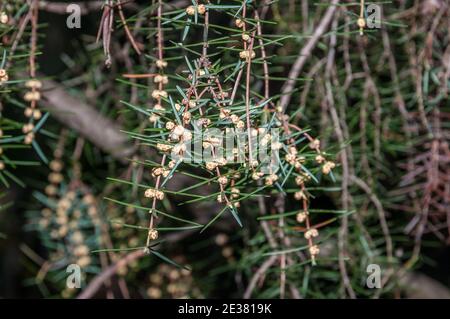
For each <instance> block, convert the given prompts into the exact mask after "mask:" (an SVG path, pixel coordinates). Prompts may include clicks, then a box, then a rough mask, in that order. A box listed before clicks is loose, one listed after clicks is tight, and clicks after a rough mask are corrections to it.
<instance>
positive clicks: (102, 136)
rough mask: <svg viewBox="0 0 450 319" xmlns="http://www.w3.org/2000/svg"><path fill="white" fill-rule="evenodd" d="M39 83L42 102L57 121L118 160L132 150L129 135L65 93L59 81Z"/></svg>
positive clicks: (129, 153)
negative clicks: (41, 85) (41, 86)
mask: <svg viewBox="0 0 450 319" xmlns="http://www.w3.org/2000/svg"><path fill="white" fill-rule="evenodd" d="M42 84H43V92H42V93H43V100H42V102H43V105H44V106H45V108H46V109H47V110H48V111H50V113H51V114H52V115H53V116H54V117H55V118H56V119H57V120H58V121H60V122H62V123H63V124H64V125H66V126H67V127H69V128H71V129H72V130H75V131H77V132H79V133H80V134H81V135H82V136H83V137H85V138H86V139H87V140H88V141H90V142H91V143H93V144H94V145H95V146H97V147H98V148H99V149H101V150H103V151H105V152H107V153H110V154H111V155H112V156H113V157H115V158H117V159H119V160H121V161H123V160H125V158H126V157H127V156H130V155H131V154H132V153H133V152H134V148H133V147H132V145H131V143H128V137H127V136H126V135H125V134H123V133H121V131H120V127H118V126H117V125H116V124H115V123H113V122H112V121H111V120H109V119H108V118H106V117H104V116H103V115H102V114H100V113H99V112H97V110H95V109H94V108H92V107H91V106H90V105H88V104H86V103H84V102H83V101H81V100H80V99H79V98H76V97H74V96H72V95H70V94H68V93H67V92H66V90H65V89H64V88H63V87H62V86H61V85H60V84H58V83H56V82H54V81H52V80H43V81H42Z"/></svg>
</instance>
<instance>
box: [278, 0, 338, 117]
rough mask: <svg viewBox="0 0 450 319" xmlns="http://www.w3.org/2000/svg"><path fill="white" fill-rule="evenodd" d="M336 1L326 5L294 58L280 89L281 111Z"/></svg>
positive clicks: (321, 33)
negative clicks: (286, 78) (320, 17)
mask: <svg viewBox="0 0 450 319" xmlns="http://www.w3.org/2000/svg"><path fill="white" fill-rule="evenodd" d="M338 3H339V0H333V1H331V3H330V6H329V7H328V9H327V11H326V12H325V15H324V16H323V18H322V20H321V21H320V23H319V25H318V26H317V28H316V30H315V31H314V34H313V35H312V36H311V38H310V39H309V40H308V42H307V43H306V45H305V46H304V47H303V48H302V49H301V50H300V52H299V54H298V57H297V60H295V63H294V65H293V66H292V68H291V71H290V72H289V75H288V80H287V81H286V83H284V85H283V87H282V89H281V94H282V96H281V99H280V106H281V107H282V109H283V111H285V110H286V107H287V106H288V104H289V101H290V100H291V96H292V90H293V89H294V85H295V83H296V78H298V76H299V74H300V72H301V71H302V69H303V66H304V65H305V63H306V61H307V60H308V58H309V56H310V55H311V53H312V51H313V49H314V47H315V46H316V44H317V42H318V41H319V38H320V37H321V36H322V35H323V34H324V33H325V31H326V30H327V28H328V25H329V24H330V22H331V19H332V18H333V16H334V13H335V11H336V5H337V4H338Z"/></svg>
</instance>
